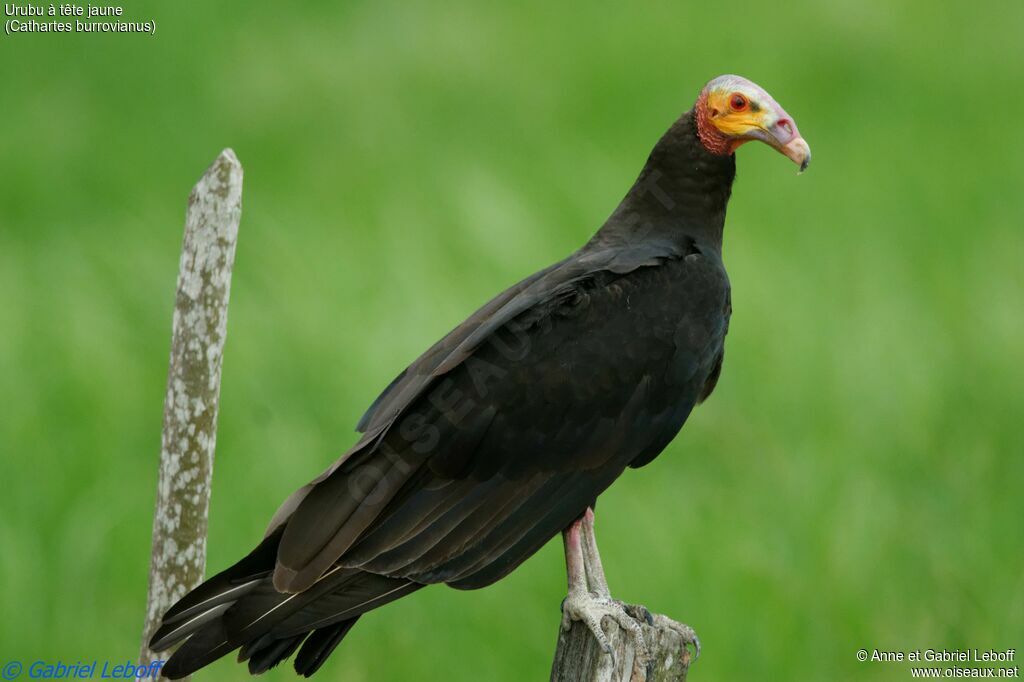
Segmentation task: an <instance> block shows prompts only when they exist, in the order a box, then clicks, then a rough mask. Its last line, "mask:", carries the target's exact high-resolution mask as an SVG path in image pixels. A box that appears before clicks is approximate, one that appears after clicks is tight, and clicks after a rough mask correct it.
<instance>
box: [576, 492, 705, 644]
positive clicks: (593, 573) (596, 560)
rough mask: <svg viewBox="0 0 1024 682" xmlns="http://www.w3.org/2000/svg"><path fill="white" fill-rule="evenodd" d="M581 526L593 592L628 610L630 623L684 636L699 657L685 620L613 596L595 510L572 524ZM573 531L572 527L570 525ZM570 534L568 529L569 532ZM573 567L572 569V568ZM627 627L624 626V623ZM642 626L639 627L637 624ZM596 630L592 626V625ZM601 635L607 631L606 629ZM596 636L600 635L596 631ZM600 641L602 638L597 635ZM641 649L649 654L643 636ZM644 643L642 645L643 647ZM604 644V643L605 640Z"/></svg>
mask: <svg viewBox="0 0 1024 682" xmlns="http://www.w3.org/2000/svg"><path fill="white" fill-rule="evenodd" d="M577 525H578V526H579V536H580V537H579V544H580V549H581V552H580V554H581V555H582V557H581V558H582V562H581V563H582V567H583V573H584V575H585V578H586V585H587V587H588V588H589V590H590V592H591V593H592V594H593V595H594V596H595V597H597V598H598V599H600V600H603V601H604V602H605V603H610V604H614V605H616V606H618V607H619V609H620V610H621V611H623V612H625V613H626V615H627V616H631V617H632V618H631V619H630V623H631V624H632V625H636V621H638V620H643V621H646V622H647V624H648V625H652V626H654V627H656V628H665V629H668V630H673V631H674V632H676V633H677V634H678V635H679V636H680V638H682V640H683V642H684V644H689V645H691V646H692V647H693V650H694V659H696V658H697V657H699V656H700V639H699V638H698V637H697V633H696V632H694V630H693V628H691V627H690V626H689V625H686V624H684V623H679V622H677V621H674V620H672V619H671V618H669V617H668V616H664V615H662V614H660V613H657V614H652V613H651V612H650V611H648V610H647V608H646V607H644V606H642V605H639V604H625V603H623V602H621V601H619V600H617V599H612V595H611V591H610V590H609V589H608V579H607V578H606V577H605V575H604V567H603V566H602V565H601V553H600V552H599V551H598V549H597V536H596V535H595V534H594V511H593V510H592V509H590V508H589V507H588V508H587V511H586V512H584V514H583V516H582V517H580V519H579V520H578V521H577V522H576V523H575V524H573V526H577ZM570 530H571V528H570ZM566 532H567V533H568V532H569V531H566ZM565 556H566V565H567V566H568V565H569V545H568V540H567V543H566V552H565ZM571 570H572V569H570V571H571ZM569 580H570V592H571V591H572V573H571V572H570V578H569ZM565 618H566V617H565V615H563V619H562V626H563V628H564V627H565V624H566V620H565ZM616 622H619V623H620V624H621V621H619V620H618V619H616ZM624 627H625V626H624ZM637 628H638V629H639V626H637ZM591 630H593V628H591ZM626 630H627V631H630V632H632V631H633V628H632V627H626ZM601 634H604V633H603V632H602V633H601ZM595 636H597V634H596V633H595ZM597 639H598V641H599V642H601V637H600V636H597ZM637 641H638V645H637V649H638V650H641V649H642V650H643V652H644V653H646V650H647V649H646V644H645V643H644V641H643V638H642V637H641V638H638V640H637ZM641 645H642V646H641ZM602 646H603V643H602Z"/></svg>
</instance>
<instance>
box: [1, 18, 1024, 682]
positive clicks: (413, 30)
mask: <svg viewBox="0 0 1024 682" xmlns="http://www.w3.org/2000/svg"><path fill="white" fill-rule="evenodd" d="M126 13H127V14H128V16H130V17H132V18H143V17H152V18H155V19H156V21H157V34H156V36H155V37H148V36H141V35H119V36H96V35H84V36H68V35H16V36H0V89H2V92H0V453H2V460H0V461H2V471H3V491H2V493H0V554H2V560H0V588H2V589H0V612H2V614H3V617H2V618H0V663H2V662H3V661H6V660H9V659H20V660H22V661H25V662H30V661H32V660H35V659H38V658H43V659H49V660H64V661H65V662H74V661H76V660H91V659H94V658H99V659H105V658H111V659H120V660H125V659H131V658H134V656H135V654H136V652H137V650H138V644H139V636H140V628H141V625H142V619H143V610H144V609H143V602H144V598H145V592H146V573H147V561H148V558H149V537H150V524H151V513H152V506H153V499H154V493H155V486H156V469H157V457H158V452H159V432H160V422H161V410H162V400H163V392H164V382H165V377H166V362H167V354H168V344H169V339H170V319H171V310H172V305H173V301H174V281H175V275H176V270H177V264H178V251H179V247H180V240H181V229H182V223H183V215H184V208H185V200H186V196H187V194H188V192H189V189H190V187H191V185H192V184H193V183H194V181H195V180H196V179H197V178H198V176H199V175H200V173H201V172H202V171H203V169H204V168H205V167H206V166H207V165H208V164H209V163H210V162H211V161H212V159H213V158H214V157H215V156H216V154H217V153H218V152H219V151H220V149H221V148H223V147H225V146H231V147H233V148H234V149H235V151H236V152H237V154H238V156H239V158H240V159H241V160H242V163H243V164H244V166H245V173H246V175H245V198H244V210H243V217H242V227H241V234H240V241H239V246H238V253H237V263H236V268H235V274H234V284H233V291H232V301H231V313H230V324H229V334H228V343H227V349H226V358H225V364H224V377H223V392H222V407H221V414H220V431H219V435H218V450H217V460H216V466H215V480H214V493H213V501H212V508H211V518H210V539H209V566H210V568H211V570H220V569H221V568H223V567H224V566H226V565H227V564H229V563H230V562H232V561H234V560H235V559H236V558H237V557H239V556H240V555H241V554H243V553H244V552H246V551H248V549H249V548H250V547H251V546H252V545H253V544H254V543H255V542H256V541H257V540H258V539H259V537H260V535H261V532H262V529H263V527H264V524H265V523H266V521H267V520H268V519H269V517H270V515H271V514H272V513H273V511H274V509H275V508H276V507H277V504H278V502H279V501H280V500H281V499H282V498H283V497H284V496H285V495H287V494H288V493H289V492H291V491H292V490H293V489H294V488H296V487H298V486H299V485H301V484H302V483H304V482H306V481H307V480H308V479H309V478H311V477H312V476H313V475H315V474H316V473H318V472H319V471H320V470H321V469H322V468H323V467H324V466H325V464H326V463H327V462H329V461H331V460H332V459H333V458H334V457H336V456H337V455H338V454H340V453H341V452H342V451H344V450H345V449H346V447H347V446H348V445H349V444H350V443H351V442H352V440H353V433H352V428H353V426H354V423H355V421H356V419H357V418H358V417H359V415H360V414H361V412H362V409H363V408H364V407H365V406H366V405H367V404H368V403H369V402H370V401H371V400H372V399H373V397H374V396H375V395H376V393H377V391H378V390H379V389H380V388H382V387H383V386H384V385H385V384H386V383H387V382H388V381H389V380H390V379H391V378H392V376H393V375H394V374H395V373H396V372H397V371H398V370H399V369H401V368H402V367H403V366H404V365H405V364H406V363H407V362H409V361H410V360H412V359H413V358H414V357H415V356H416V355H417V354H418V353H419V351H421V350H422V349H423V348H425V347H426V346H427V345H428V344H430V343H432V342H433V341H434V340H435V339H436V338H438V337H439V336H440V335H442V334H443V333H444V332H446V331H447V330H448V329H449V328H451V327H452V326H453V325H455V324H456V323H458V322H459V321H461V320H462V319H463V317H464V316H466V315H467V314H468V313H469V312H471V311H472V310H473V309H474V308H475V307H476V306H477V305H479V304H480V303H482V302H483V301H485V300H486V299H487V298H489V297H490V296H491V295H492V294H494V293H496V292H497V291H499V290H501V289H502V288H504V287H506V286H508V285H510V284H512V283H513V282H515V281H517V280H518V279H520V278H521V277H523V276H525V275H527V274H529V273H531V272H533V271H534V270H536V269H538V268H540V267H542V266H545V265H547V264H548V263H550V262H552V261H554V260H556V259H558V258H561V257H562V256H563V255H565V254H566V253H568V252H569V251H571V250H572V249H574V248H576V247H577V246H578V245H579V244H581V243H582V242H583V241H584V240H585V239H587V238H588V237H589V235H590V234H591V233H592V232H593V231H594V230H595V229H596V228H597V227H598V226H599V225H600V223H601V222H602V221H603V219H604V218H605V217H606V216H607V215H608V213H609V212H610V211H611V210H612V209H613V208H614V206H615V204H616V203H617V201H618V200H619V198H620V197H621V196H622V194H623V193H624V192H625V190H626V189H627V187H628V186H629V184H630V183H631V182H632V180H633V179H634V177H635V175H636V173H637V172H638V170H639V168H640V166H641V164H642V163H643V161H644V159H645V158H646V154H647V152H648V150H649V148H650V147H651V145H652V144H653V143H654V141H655V140H656V139H657V138H658V136H659V135H660V134H661V133H662V132H663V130H664V129H665V128H666V127H667V126H668V125H669V124H670V123H671V122H672V121H673V120H674V118H675V117H676V116H677V115H678V114H679V113H680V112H681V111H683V110H685V109H687V108H689V106H690V105H691V103H692V101H693V100H694V98H695V96H696V94H697V91H698V90H699V88H700V87H701V85H702V84H703V83H704V82H705V81H706V80H708V79H709V78H711V77H713V76H715V75H718V74H720V73H726V72H736V73H740V74H743V75H745V76H747V77H749V78H751V79H753V80H755V81H756V82H758V83H760V84H761V85H763V86H764V87H765V88H766V89H768V90H769V91H770V92H772V93H773V95H774V96H775V97H776V98H777V99H778V100H779V101H780V102H781V103H782V104H783V105H784V106H785V107H786V108H787V110H788V111H789V112H790V113H791V114H792V115H793V116H794V117H795V118H796V120H797V121H798V122H799V125H800V129H801V131H802V132H803V133H804V136H805V137H806V138H807V139H808V141H809V142H810V144H811V146H812V148H813V150H814V157H815V163H814V165H813V166H812V167H811V169H810V171H809V172H808V173H807V174H805V175H804V176H802V177H800V178H797V177H795V169H794V168H793V166H792V164H790V162H788V161H787V160H786V159H784V158H782V157H780V156H778V155H777V154H774V153H773V152H771V151H770V150H768V149H767V148H765V147H763V146H759V145H750V146H748V147H745V148H743V149H742V150H741V151H740V152H739V154H738V166H739V175H738V180H737V183H736V186H735V189H734V195H733V201H732V204H731V206H730V213H729V220H728V225H727V229H726V246H725V257H726V261H727V264H728V267H729V270H730V274H731V277H732V282H733V290H734V292H733V304H734V308H735V312H734V315H733V324H732V328H731V332H730V335H729V340H728V353H727V359H726V366H725V371H724V375H723V378H722V381H721V383H720V384H719V387H718V390H717V392H716V393H715V395H714V397H713V398H712V399H711V400H710V401H709V402H708V403H707V404H706V405H705V406H703V407H701V408H700V409H698V410H697V411H696V412H695V413H694V415H693V416H692V417H691V419H690V422H689V424H688V425H687V426H686V428H685V429H684V430H683V433H682V434H681V436H680V437H679V438H677V439H676V441H675V442H674V443H673V444H672V445H671V446H670V447H669V448H668V450H667V451H666V452H665V453H664V454H663V455H662V456H661V457H660V458H659V459H658V460H657V461H656V462H655V463H654V464H653V465H652V466H650V467H648V468H645V469H643V470H641V471H637V472H629V473H628V474H627V475H626V476H624V477H623V478H622V479H620V481H619V482H618V483H617V484H616V485H615V486H613V488H612V489H611V490H610V491H609V492H608V493H607V494H606V495H605V496H604V497H602V501H601V508H600V513H599V520H598V524H599V529H598V532H599V537H600V540H601V547H602V550H603V552H604V556H605V563H606V567H607V569H608V574H609V577H610V580H611V583H612V589H613V591H614V592H615V593H616V594H617V595H618V596H619V597H620V598H624V599H627V600H632V601H640V602H644V603H647V604H649V605H651V606H652V607H654V608H656V609H657V610H660V611H663V612H666V613H669V614H672V615H673V616H675V617H677V618H679V619H681V620H684V621H686V622H688V623H690V624H692V625H693V626H694V627H695V628H696V629H697V631H698V632H699V633H700V635H701V636H702V638H703V641H704V643H705V655H704V657H703V658H702V659H701V660H700V662H699V663H698V664H697V666H695V667H694V669H693V673H692V675H691V679H692V680H693V681H694V682H702V681H711V680H755V679H756V680H762V679H764V680H847V679H849V680H900V679H908V678H909V670H908V669H907V666H906V665H905V664H899V663H889V664H883V663H875V664H872V663H859V662H857V661H856V660H855V656H854V654H855V652H856V650H857V649H859V648H861V647H867V648H872V647H876V646H877V647H880V648H888V649H897V650H909V649H914V648H919V647H920V648H927V647H996V648H1007V647H1016V648H1017V649H1018V650H1021V649H1024V570H1022V569H1024V528H1022V520H1024V496H1022V489H1024V457H1022V455H1024V447H1022V445H1024V437H1022V435H1024V426H1022V417H1024V395H1022V392H1024V316H1022V302H1024V274H1022V272H1024V267H1022V263H1024V196H1022V187H1021V183H1022V179H1024V161H1022V156H1021V153H1020V152H1021V149H1022V147H1024V126H1022V125H1021V118H1022V109H1024V91H1022V88H1021V77H1022V74H1024V43H1022V41H1021V40H1020V36H1021V33H1022V31H1024V4H1022V3H1011V2H1002V3H994V2H975V3H968V4H963V5H942V6H941V7H940V6H938V5H935V4H934V3H930V2H925V1H924V0H915V1H912V2H910V1H908V2H899V1H897V2H889V1H888V0H857V1H853V0H839V1H838V2H809V1H797V2H794V3H789V4H780V3H720V2H718V3H716V2H710V3H668V2H666V3H654V4H644V5H641V4H627V3H605V2H597V3H590V4H587V5H583V4H579V5H578V6H575V7H570V6H568V5H566V6H562V5H556V4H555V3H550V2H539V1H533V0H528V1H527V2H519V3H509V4H507V6H504V7H503V6H499V5H498V4H497V3H494V4H492V3H477V2H470V1H469V0H465V1H463V2H443V3H427V2H421V1H414V2H397V1H395V0H384V1H382V2H372V3H371V2H339V3H313V4H312V5H310V6H307V7H300V6H298V5H292V4H287V3H282V2H268V1H266V0H250V1H247V2H241V1H240V0H237V1H231V2H219V3H184V2H181V3H179V2H167V1H165V0H164V1H161V2H153V1H149V0H146V1H139V2H132V3H129V4H128V5H127V6H126ZM563 592H564V574H563V565H562V558H561V548H560V543H558V542H552V543H550V544H549V545H548V546H547V547H545V548H544V550H543V551H541V552H540V553H539V554H538V555H537V556H535V557H534V558H533V559H531V560H530V561H529V562H527V563H526V564H525V565H524V566H523V567H522V568H520V569H519V570H518V571H517V572H516V573H514V574H513V575H512V576H511V577H509V578H508V579H506V580H505V581H503V582H501V583H499V584H497V585H495V586H493V587H491V588H488V589H485V590H481V591H478V592H471V593H465V592H456V591H454V590H449V589H446V588H443V587H437V588H433V589H428V590H424V591H422V592H420V593H418V594H416V595H415V596H413V597H411V598H409V599H406V600H402V601H401V602H400V603H396V604H394V605H391V606H388V607H387V608H385V609H382V610H380V611H377V612H374V613H373V614H372V615H370V616H368V617H366V618H364V619H363V620H362V621H361V622H360V624H359V626H358V627H357V628H356V629H355V630H354V631H353V632H352V634H351V635H350V636H349V638H348V639H347V640H346V641H345V643H344V644H343V645H342V646H341V647H340V648H339V650H338V651H337V652H336V654H335V655H334V656H333V657H332V659H331V660H330V662H329V663H328V664H327V666H326V668H325V669H324V671H323V672H322V673H321V674H320V676H321V677H322V678H323V679H328V680H330V679H335V680H352V681H358V680H413V679H417V680H419V679H445V680H479V679H490V680H523V679H546V675H547V671H548V667H549V665H550V660H551V654H552V652H553V649H554V645H555V640H556V634H557V626H558V622H559V613H558V608H559V601H560V599H561V597H562V595H563ZM244 677H245V675H244V674H243V669H242V668H240V667H238V666H236V665H235V664H234V663H233V661H231V660H224V661H221V662H219V663H217V664H216V665H214V666H213V667H212V668H211V669H210V670H209V671H208V672H206V673H204V674H202V675H201V676H200V679H206V680H222V679H227V680H234V679H238V680H240V679H243V678H244ZM291 677H292V676H291V672H290V670H288V669H283V670H277V671H273V672H272V673H270V674H268V675H267V676H266V678H267V679H269V680H287V679H291Z"/></svg>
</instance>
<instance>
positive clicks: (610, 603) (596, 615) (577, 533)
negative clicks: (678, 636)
mask: <svg viewBox="0 0 1024 682" xmlns="http://www.w3.org/2000/svg"><path fill="white" fill-rule="evenodd" d="M593 530H594V512H593V511H591V510H590V509H589V508H588V509H587V511H586V513H585V514H584V515H583V516H582V517H580V518H579V519H577V520H576V521H574V522H573V524H572V525H571V526H569V527H568V528H566V529H565V531H563V533H562V539H563V540H564V542H565V568H566V573H567V574H568V577H569V593H568V594H567V595H566V597H565V601H564V602H562V629H563V630H565V631H568V630H569V629H570V628H571V627H572V622H573V621H574V620H578V621H582V622H583V623H584V624H585V625H586V626H587V629H589V630H590V632H591V633H593V635H594V637H595V638H596V639H597V643H598V644H599V645H600V646H601V650H602V651H604V652H605V653H606V654H611V653H612V645H611V643H610V642H609V641H608V636H607V635H606V634H605V633H604V630H603V629H602V628H601V621H602V620H604V619H605V618H606V617H607V618H611V619H612V620H614V621H615V622H616V623H618V624H619V626H620V627H621V628H622V629H623V630H625V631H626V632H628V633H629V634H630V636H632V637H633V640H634V647H635V649H636V652H637V658H638V659H639V660H638V662H640V663H641V664H643V665H646V662H647V660H648V658H649V655H648V651H647V643H646V642H645V641H644V637H643V630H642V629H641V627H640V624H639V623H638V622H637V621H636V620H635V619H634V618H633V617H632V616H630V615H629V614H628V613H627V612H626V609H625V607H624V605H623V604H622V602H618V601H615V600H614V599H612V598H611V594H610V593H609V592H608V581H607V580H605V577H604V571H603V570H602V568H601V557H600V555H599V554H598V553H597V543H596V542H595V541H594V537H593Z"/></svg>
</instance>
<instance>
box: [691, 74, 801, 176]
mask: <svg viewBox="0 0 1024 682" xmlns="http://www.w3.org/2000/svg"><path fill="white" fill-rule="evenodd" d="M694 115H695V117H696V119H697V133H698V135H699V136H700V140H701V142H702V143H703V144H704V146H705V147H706V148H707V149H708V151H710V152H712V153H715V154H732V153H733V152H734V151H736V148H737V147H739V146H740V145H741V144H743V143H744V142H748V141H750V140H760V141H761V142H764V143H765V144H767V145H769V146H770V147H773V148H774V149H776V150H778V151H779V152H781V153H782V154H785V155H786V156H787V157H789V158H790V159H792V160H793V162H794V163H796V164H798V165H799V166H800V172H801V173H802V172H803V171H804V170H806V169H807V166H808V165H809V164H810V163H811V148H810V147H809V146H808V145H807V142H805V141H804V138H802V137H800V131H799V130H797V127H796V121H794V120H793V117H792V116H790V115H789V114H787V113H786V110H785V109H783V108H782V107H781V106H779V103H778V102H776V101H775V100H774V99H772V96H771V95H769V94H768V93H767V92H765V90H764V89H763V88H761V87H760V86H759V85H757V84H755V83H752V82H750V81H748V80H747V79H746V78H743V77H741V76H732V75H727V76H719V77H718V78H715V79H714V80H712V81H711V82H709V83H708V84H707V85H705V86H704V89H703V90H701V93H700V97H698V98H697V104H696V105H695V106H694Z"/></svg>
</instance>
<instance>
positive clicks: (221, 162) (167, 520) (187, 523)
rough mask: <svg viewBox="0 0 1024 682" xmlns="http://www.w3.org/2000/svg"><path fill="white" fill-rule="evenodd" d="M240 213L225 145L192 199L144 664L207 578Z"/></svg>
mask: <svg viewBox="0 0 1024 682" xmlns="http://www.w3.org/2000/svg"><path fill="white" fill-rule="evenodd" d="M241 213H242V166H241V164H240V163H239V162H238V159H237V158H236V157H235V153H234V152H233V151H231V150H230V149H225V150H224V151H223V152H221V153H220V156H218V157H217V159H216V160H215V161H214V162H213V165H211V166H210V167H209V168H208V169H207V170H206V172H205V173H204V174H203V176H202V177H201V178H200V179H199V182H198V183H196V186H195V187H194V188H193V190H192V194H191V195H190V196H189V199H188V212H187V214H186V218H185V239H184V244H183V246H182V249H181V262H180V265H179V269H178V289H177V298H176V301H175V306H174V321H173V325H172V327H173V331H172V337H171V360H170V370H169V371H168V375H167V395H166V398H165V399H164V421H163V434H162V437H161V441H160V476H159V484H158V486H157V497H156V512H155V514H154V516H153V552H152V557H151V559H150V568H149V597H148V601H147V604H146V623H145V628H144V629H143V641H142V653H141V654H140V659H141V663H142V665H147V664H149V663H150V662H152V661H154V660H161V657H160V655H159V654H157V653H155V652H153V651H150V649H149V646H148V643H149V638H150V637H151V636H152V634H153V632H155V631H156V628H157V627H158V626H159V624H160V617H161V616H162V615H163V614H164V612H165V611H166V610H167V609H168V608H169V607H170V606H171V605H172V604H174V602H176V601H178V600H179V599H181V598H182V597H183V596H184V595H185V594H186V593H187V592H188V591H189V590H191V589H192V588H194V587H195V586H196V585H198V584H199V583H200V582H201V581H202V579H203V572H204V570H205V566H206V526H207V514H208V511H209V504H210V480H211V477H212V475H213V451H214V444H215V443H216V440H217V409H218V403H219V398H220V370H221V360H222V358H223V353H224V337H225V336H226V334H227V323H228V297H229V294H230V292H231V269H232V266H233V265H234V262H235V244H236V242H237V239H238V222H239V219H240V218H241Z"/></svg>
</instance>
